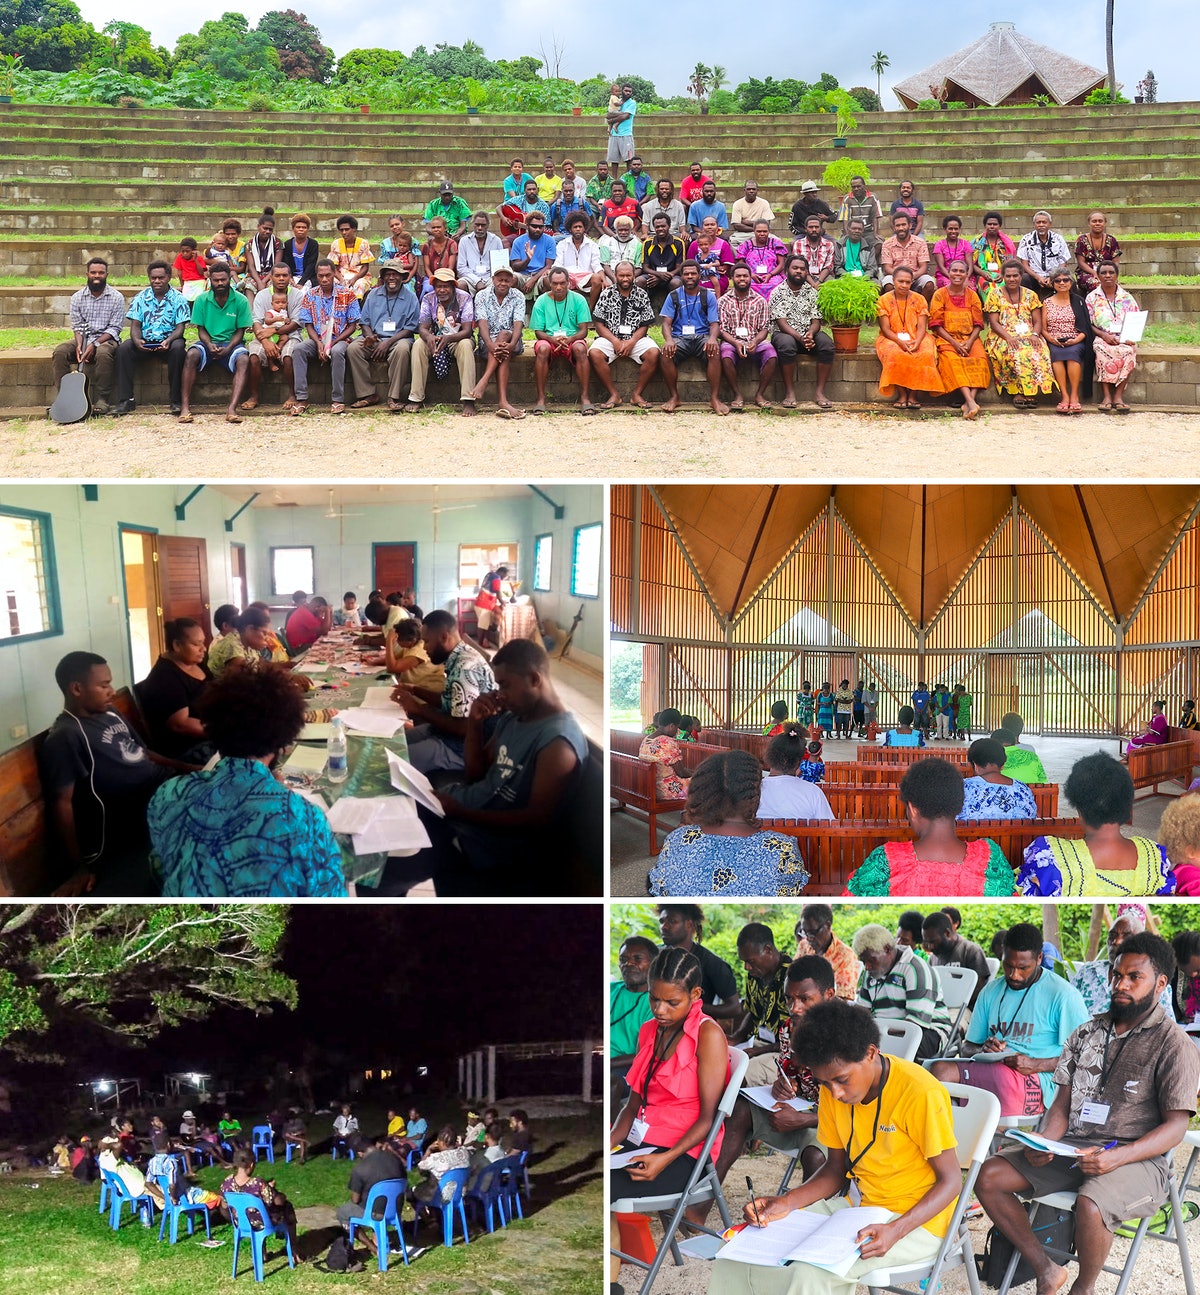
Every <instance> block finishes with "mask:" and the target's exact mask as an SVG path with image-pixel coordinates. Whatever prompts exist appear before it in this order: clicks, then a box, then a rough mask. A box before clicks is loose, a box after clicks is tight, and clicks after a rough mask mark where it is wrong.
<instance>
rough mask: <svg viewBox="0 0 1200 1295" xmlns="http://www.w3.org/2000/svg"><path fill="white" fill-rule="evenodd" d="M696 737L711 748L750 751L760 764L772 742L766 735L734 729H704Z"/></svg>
mask: <svg viewBox="0 0 1200 1295" xmlns="http://www.w3.org/2000/svg"><path fill="white" fill-rule="evenodd" d="M696 736H697V737H698V738H699V739H700V741H701V742H704V743H706V744H707V745H709V746H723V747H725V748H726V749H728V750H731V751H749V752H750V754H751V755H752V756H754V757H755V758H756V759H757V760H758V761H759V762H760V763H761V762H762V761H763V758H764V757H765V755H766V753H767V745H768V744H769V743H770V741H771V739H770V738H769V737H767V736H766V734H765V733H745V732H742V731H741V730H740V729H733V728H702V729H701V730H700V731H699V733H697V734H696Z"/></svg>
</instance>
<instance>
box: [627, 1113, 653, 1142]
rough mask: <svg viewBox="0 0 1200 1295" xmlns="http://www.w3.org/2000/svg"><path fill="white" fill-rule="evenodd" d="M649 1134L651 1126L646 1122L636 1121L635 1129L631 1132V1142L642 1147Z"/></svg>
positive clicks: (634, 1123)
mask: <svg viewBox="0 0 1200 1295" xmlns="http://www.w3.org/2000/svg"><path fill="white" fill-rule="evenodd" d="M649 1134H650V1125H649V1124H647V1123H646V1121H645V1120H637V1119H635V1120H634V1122H633V1127H632V1128H631V1129H630V1130H629V1141H630V1142H632V1143H634V1144H635V1145H637V1146H639V1147H640V1146H641V1145H642V1143H643V1142H645V1140H646V1138H647V1137H648V1136H649Z"/></svg>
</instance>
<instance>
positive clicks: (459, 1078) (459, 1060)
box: [458, 1057, 463, 1093]
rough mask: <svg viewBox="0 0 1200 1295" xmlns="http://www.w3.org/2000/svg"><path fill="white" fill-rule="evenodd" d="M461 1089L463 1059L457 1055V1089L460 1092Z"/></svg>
mask: <svg viewBox="0 0 1200 1295" xmlns="http://www.w3.org/2000/svg"><path fill="white" fill-rule="evenodd" d="M462 1090H463V1059H462V1057H459V1059H458V1091H459V1092H460V1093H461V1092H462Z"/></svg>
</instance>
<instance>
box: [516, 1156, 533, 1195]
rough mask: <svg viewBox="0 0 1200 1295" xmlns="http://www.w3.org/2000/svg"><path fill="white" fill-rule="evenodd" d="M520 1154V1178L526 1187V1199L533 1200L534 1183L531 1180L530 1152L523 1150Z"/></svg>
mask: <svg viewBox="0 0 1200 1295" xmlns="http://www.w3.org/2000/svg"><path fill="white" fill-rule="evenodd" d="M518 1155H519V1156H520V1178H521V1183H522V1185H523V1186H524V1188H525V1199H526V1200H531V1199H532V1198H533V1184H532V1183H531V1182H530V1181H529V1152H528V1151H521V1152H519V1153H518Z"/></svg>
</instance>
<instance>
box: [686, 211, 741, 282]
mask: <svg viewBox="0 0 1200 1295" xmlns="http://www.w3.org/2000/svg"><path fill="white" fill-rule="evenodd" d="M687 254H688V260H689V261H695V262H696V264H697V265H698V266H699V267H700V286H701V287H702V288H711V289H712V290H713V292H715V293H716V294H717V296H718V297H719V296H720V295H721V294H722V293H723V292H724V291H725V289H726V288H728V287H729V274H730V271H731V270H732V269H733V262H734V255H733V248H732V247H730V246H729V244H728V243H727V242H726V241H725V240H724V239H723V238H722V237H721V227H720V225H718V224H717V218H716V216H705V217H704V220H703V222H702V223H701V225H700V232H699V233H698V234H697V235H696V237H695V238H694V239H693V240H692V242H691V243H690V244H689V246H688V250H687Z"/></svg>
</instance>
